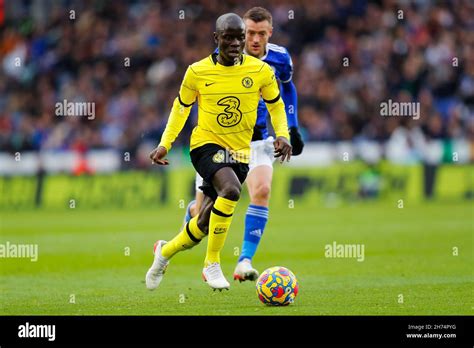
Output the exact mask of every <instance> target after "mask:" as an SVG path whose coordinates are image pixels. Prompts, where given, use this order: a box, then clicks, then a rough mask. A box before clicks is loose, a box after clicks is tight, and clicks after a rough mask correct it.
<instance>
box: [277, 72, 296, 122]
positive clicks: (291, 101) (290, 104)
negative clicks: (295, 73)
mask: <svg viewBox="0 0 474 348" xmlns="http://www.w3.org/2000/svg"><path fill="white" fill-rule="evenodd" d="M281 97H282V99H283V102H284V103H285V110H286V118H287V120H288V127H290V128H293V127H296V128H298V97H297V94H296V87H295V84H294V83H293V81H291V80H290V81H288V82H286V83H283V82H282V83H281Z"/></svg>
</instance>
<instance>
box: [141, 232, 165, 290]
mask: <svg viewBox="0 0 474 348" xmlns="http://www.w3.org/2000/svg"><path fill="white" fill-rule="evenodd" d="M166 243H167V242H165V241H164V240H159V241H157V242H156V243H155V245H154V247H153V253H154V254H155V259H154V260H153V264H152V265H151V267H150V269H149V270H148V272H146V278H145V282H146V287H147V288H148V289H149V290H154V289H156V288H157V287H158V285H160V283H161V280H162V279H163V274H165V271H166V267H168V264H169V263H170V262H169V260H168V259H167V258H165V257H163V256H162V255H161V248H162V247H163V245H165V244H166Z"/></svg>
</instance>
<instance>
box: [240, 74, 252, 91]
mask: <svg viewBox="0 0 474 348" xmlns="http://www.w3.org/2000/svg"><path fill="white" fill-rule="evenodd" d="M242 86H244V87H245V88H250V87H252V86H253V80H252V79H251V78H250V77H248V76H247V77H244V78H243V79H242Z"/></svg>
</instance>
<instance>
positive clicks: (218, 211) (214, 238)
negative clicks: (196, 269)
mask: <svg viewBox="0 0 474 348" xmlns="http://www.w3.org/2000/svg"><path fill="white" fill-rule="evenodd" d="M236 205H237V201H231V200H230V199H227V198H224V197H217V199H216V201H215V202H214V206H213V207H212V211H211V217H210V219H209V240H208V241H207V253H206V259H205V261H204V266H205V267H206V266H208V265H210V264H211V263H214V262H217V263H220V252H221V250H222V248H223V247H224V243H225V240H226V237H227V230H228V229H229V226H230V223H231V222H232V214H233V213H234V209H235V206H236Z"/></svg>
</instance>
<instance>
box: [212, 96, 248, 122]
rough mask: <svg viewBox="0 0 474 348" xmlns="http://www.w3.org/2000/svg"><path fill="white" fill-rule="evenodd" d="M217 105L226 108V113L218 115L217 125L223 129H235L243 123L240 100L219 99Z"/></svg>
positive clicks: (232, 98)
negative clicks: (234, 127)
mask: <svg viewBox="0 0 474 348" xmlns="http://www.w3.org/2000/svg"><path fill="white" fill-rule="evenodd" d="M217 105H220V106H225V108H224V112H221V113H220V114H219V115H217V123H219V125H221V126H222V127H233V126H235V125H238V124H239V123H240V121H242V111H240V110H239V106H240V100H239V98H237V97H233V96H229V97H224V98H222V99H219V101H218V102H217Z"/></svg>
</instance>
